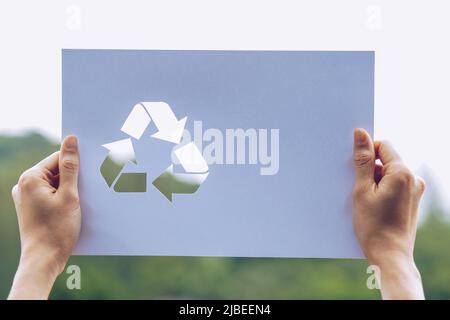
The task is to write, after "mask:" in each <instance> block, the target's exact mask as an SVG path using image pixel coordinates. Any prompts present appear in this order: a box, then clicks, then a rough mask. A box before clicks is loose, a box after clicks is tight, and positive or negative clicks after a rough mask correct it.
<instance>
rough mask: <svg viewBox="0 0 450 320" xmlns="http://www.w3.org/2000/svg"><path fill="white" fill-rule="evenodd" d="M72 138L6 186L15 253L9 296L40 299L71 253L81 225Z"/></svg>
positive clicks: (51, 284) (76, 148)
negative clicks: (14, 221) (13, 216)
mask: <svg viewBox="0 0 450 320" xmlns="http://www.w3.org/2000/svg"><path fill="white" fill-rule="evenodd" d="M78 168H79V153H78V144H77V139H76V137H75V136H68V137H66V138H65V139H64V141H63V143H62V145H61V150H60V151H59V152H55V153H54V154H52V155H50V156H49V157H48V158H46V159H44V160H42V161H41V162H39V163H38V164H37V165H35V166H34V167H32V168H31V169H29V170H27V171H25V172H24V173H23V174H22V175H21V177H20V179H19V182H18V184H17V185H16V186H14V188H13V190H12V196H13V200H14V204H15V206H16V212H17V218H18V222H19V230H20V241H21V256H20V262H19V267H18V270H17V273H16V276H15V278H14V283H13V287H12V289H11V293H10V295H9V299H46V298H48V295H49V293H50V290H51V288H52V286H53V283H54V281H55V279H56V277H57V276H58V275H59V274H60V273H61V272H62V271H63V270H64V267H65V265H66V263H67V260H68V259H69V257H70V255H71V254H72V251H73V248H74V246H75V244H76V242H77V240H78V236H79V233H80V224H81V211H80V202H79V199H78V187H77V181H78Z"/></svg>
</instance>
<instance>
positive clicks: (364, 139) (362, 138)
mask: <svg viewBox="0 0 450 320" xmlns="http://www.w3.org/2000/svg"><path fill="white" fill-rule="evenodd" d="M353 159H354V163H355V172H356V185H357V186H358V185H359V186H361V185H370V184H371V183H374V182H375V180H374V175H375V160H376V155H375V146H374V143H373V141H372V138H371V137H370V135H369V134H368V133H367V131H366V130H364V129H356V130H355V141H354V151H353Z"/></svg>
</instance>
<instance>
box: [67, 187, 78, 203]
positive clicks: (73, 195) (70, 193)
mask: <svg viewBox="0 0 450 320" xmlns="http://www.w3.org/2000/svg"><path fill="white" fill-rule="evenodd" d="M64 201H66V202H69V203H78V202H80V197H79V196H78V192H77V191H74V190H67V192H65V193H64Z"/></svg>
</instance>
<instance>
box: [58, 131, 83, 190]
mask: <svg viewBox="0 0 450 320" xmlns="http://www.w3.org/2000/svg"><path fill="white" fill-rule="evenodd" d="M79 167H80V155H79V152H78V141H77V137H75V136H67V137H66V138H65V139H64V141H63V142H62V144H61V151H60V153H59V188H60V189H62V190H70V191H73V192H78V170H79Z"/></svg>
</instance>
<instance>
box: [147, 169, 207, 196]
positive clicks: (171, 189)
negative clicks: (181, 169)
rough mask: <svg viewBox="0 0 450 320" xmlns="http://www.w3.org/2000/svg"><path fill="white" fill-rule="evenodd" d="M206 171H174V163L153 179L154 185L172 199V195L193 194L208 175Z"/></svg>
mask: <svg viewBox="0 0 450 320" xmlns="http://www.w3.org/2000/svg"><path fill="white" fill-rule="evenodd" d="M208 174H209V173H208V172H206V173H174V172H173V165H170V166H169V167H168V168H167V169H166V170H165V171H164V172H163V173H162V174H161V175H160V176H159V177H158V178H156V179H155V181H153V185H154V186H155V187H156V188H157V189H158V190H159V191H160V192H161V193H162V194H163V195H164V196H165V197H166V198H167V199H168V200H169V201H170V202H172V195H173V194H174V193H176V194H192V193H194V192H196V191H197V190H198V188H199V187H200V185H201V184H202V183H203V181H205V179H206V177H208Z"/></svg>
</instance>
